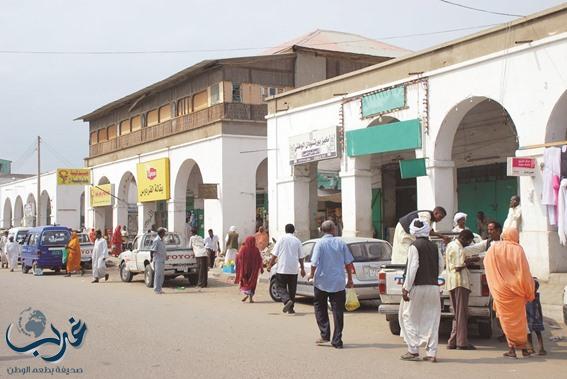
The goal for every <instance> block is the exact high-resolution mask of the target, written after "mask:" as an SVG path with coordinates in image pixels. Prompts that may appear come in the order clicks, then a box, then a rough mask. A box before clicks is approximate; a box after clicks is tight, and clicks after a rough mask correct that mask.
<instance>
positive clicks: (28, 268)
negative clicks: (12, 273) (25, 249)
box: [22, 261, 30, 274]
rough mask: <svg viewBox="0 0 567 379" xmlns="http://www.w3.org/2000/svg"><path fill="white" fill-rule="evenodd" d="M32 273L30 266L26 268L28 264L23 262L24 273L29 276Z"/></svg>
mask: <svg viewBox="0 0 567 379" xmlns="http://www.w3.org/2000/svg"><path fill="white" fill-rule="evenodd" d="M28 272H30V266H26V264H25V263H24V262H23V261H22V273H24V274H27V273H28Z"/></svg>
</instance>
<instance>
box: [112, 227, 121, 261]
mask: <svg viewBox="0 0 567 379" xmlns="http://www.w3.org/2000/svg"><path fill="white" fill-rule="evenodd" d="M121 229H122V227H121V226H120V225H117V226H116V228H115V229H114V233H112V240H111V242H112V255H114V256H115V257H117V256H119V255H120V253H121V252H122V230H121Z"/></svg>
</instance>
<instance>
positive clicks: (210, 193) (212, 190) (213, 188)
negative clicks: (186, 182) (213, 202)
mask: <svg viewBox="0 0 567 379" xmlns="http://www.w3.org/2000/svg"><path fill="white" fill-rule="evenodd" d="M218 198H219V195H218V185H217V184H208V183H204V184H199V199H218Z"/></svg>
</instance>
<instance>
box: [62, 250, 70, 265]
mask: <svg viewBox="0 0 567 379" xmlns="http://www.w3.org/2000/svg"><path fill="white" fill-rule="evenodd" d="M67 258H69V249H67V248H65V249H63V254H62V255H61V261H62V262H63V264H67Z"/></svg>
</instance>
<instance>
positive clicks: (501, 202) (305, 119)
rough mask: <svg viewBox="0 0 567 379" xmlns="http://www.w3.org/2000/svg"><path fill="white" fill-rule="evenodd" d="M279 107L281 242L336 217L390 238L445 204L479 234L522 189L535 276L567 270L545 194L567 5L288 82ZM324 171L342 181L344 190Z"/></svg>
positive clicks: (272, 141) (274, 151)
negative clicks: (514, 165)
mask: <svg viewBox="0 0 567 379" xmlns="http://www.w3.org/2000/svg"><path fill="white" fill-rule="evenodd" d="M268 113H269V114H268V183H269V197H270V208H269V215H270V232H271V234H272V235H273V236H275V237H276V238H277V235H280V234H282V233H283V232H284V226H285V224H287V223H289V222H292V223H294V224H295V225H296V230H297V231H298V233H299V235H300V237H301V238H304V239H305V238H309V237H313V236H314V235H316V234H317V226H318V221H320V220H321V218H324V217H336V218H337V219H338V220H339V221H340V222H341V223H342V233H343V235H348V236H372V235H376V236H379V237H382V238H388V237H389V236H391V228H392V227H394V226H395V224H396V222H397V219H398V218H399V217H400V216H402V215H404V214H405V213H407V212H409V211H411V210H415V209H431V208H432V207H434V206H436V205H441V206H444V207H445V208H446V209H447V211H448V214H449V215H448V217H447V218H446V219H445V220H444V221H443V222H442V223H441V225H439V226H438V229H441V230H449V229H451V228H452V225H451V223H452V218H453V217H452V216H453V214H454V213H455V212H457V211H465V212H466V213H468V215H469V217H468V220H467V225H468V226H469V227H470V228H471V229H473V231H476V228H477V224H476V215H477V212H479V211H482V212H484V214H485V215H486V216H487V218H489V219H495V220H497V221H500V222H501V223H502V222H503V221H504V219H505V218H506V214H507V211H508V202H509V198H510V196H511V195H514V194H519V195H520V196H521V199H522V214H523V222H522V228H521V243H522V245H523V246H524V248H525V251H526V253H527V255H528V257H529V260H530V265H531V268H532V272H533V273H534V274H535V275H537V276H539V277H541V278H543V279H545V278H547V277H548V276H549V274H550V273H553V272H567V248H566V247H564V246H561V245H560V244H559V239H558V234H557V227H556V226H554V225H552V224H553V223H552V222H550V220H549V219H548V215H547V214H548V213H547V210H546V207H545V206H544V205H542V201H541V198H542V187H543V171H544V162H543V154H544V149H545V148H548V147H550V146H559V145H563V144H565V145H567V141H566V140H567V5H562V6H559V7H556V8H553V9H550V10H547V11H545V12H542V13H539V14H535V15H533V16H530V17H526V18H523V19H521V20H518V21H515V22H512V23H509V24H507V25H505V26H502V27H496V28H493V29H490V30H487V31H484V32H480V33H477V34H474V35H471V36H469V37H466V38H462V39H459V40H456V41H453V42H450V43H447V44H444V45H441V46H437V47H434V48H431V49H428V50H425V51H421V52H418V53H415V54H412V55H409V56H405V57H401V58H397V59H394V60H391V61H387V62H384V63H380V64H377V65H375V66H372V67H369V68H365V69H362V70H359V71H356V72H352V73H349V74H346V75H342V76H340V77H337V78H333V79H330V80H326V81H323V82H320V83H316V84H313V85H309V86H306V87H303V88H299V89H295V90H292V91H288V92H286V93H283V94H280V95H277V96H275V97H273V98H271V99H270V101H269V108H268ZM333 136H334V137H333ZM335 141H336V143H335ZM508 157H533V158H535V159H536V160H537V165H536V170H535V173H534V174H533V175H527V176H519V177H515V176H514V177H512V176H508V175H507V166H506V163H507V158H508ZM400 161H402V163H401V164H400ZM400 167H401V169H402V171H400ZM322 173H323V174H324V175H326V176H327V177H330V176H333V175H335V176H336V177H338V178H340V186H339V188H335V189H334V195H335V196H334V197H330V196H329V191H328V189H327V188H325V185H324V184H323V180H322V179H321V177H322V176H324V175H322ZM337 193H338V194H339V196H338V199H337V196H336V195H337Z"/></svg>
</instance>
